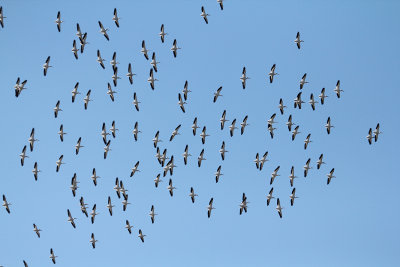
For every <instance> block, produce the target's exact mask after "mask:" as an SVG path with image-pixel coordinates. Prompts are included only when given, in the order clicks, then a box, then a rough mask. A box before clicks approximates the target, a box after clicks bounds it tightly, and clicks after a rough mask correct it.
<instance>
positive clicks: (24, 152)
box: [19, 146, 29, 166]
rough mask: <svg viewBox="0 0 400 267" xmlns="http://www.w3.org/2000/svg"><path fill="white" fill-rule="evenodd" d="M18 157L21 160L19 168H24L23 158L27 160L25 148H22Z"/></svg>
mask: <svg viewBox="0 0 400 267" xmlns="http://www.w3.org/2000/svg"><path fill="white" fill-rule="evenodd" d="M19 157H20V158H21V166H24V162H25V158H29V157H28V156H27V155H26V146H24V148H23V149H22V152H21V154H19Z"/></svg>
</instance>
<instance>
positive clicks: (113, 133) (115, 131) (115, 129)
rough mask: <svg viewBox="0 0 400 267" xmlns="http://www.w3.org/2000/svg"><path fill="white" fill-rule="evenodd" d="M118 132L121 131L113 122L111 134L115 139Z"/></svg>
mask: <svg viewBox="0 0 400 267" xmlns="http://www.w3.org/2000/svg"><path fill="white" fill-rule="evenodd" d="M117 131H119V129H117V128H115V121H112V123H111V128H110V132H111V135H112V137H113V138H115V135H116V133H117Z"/></svg>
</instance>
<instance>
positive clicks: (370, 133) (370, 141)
mask: <svg viewBox="0 0 400 267" xmlns="http://www.w3.org/2000/svg"><path fill="white" fill-rule="evenodd" d="M372 138H374V136H373V135H372V128H369V131H368V135H367V140H368V143H369V144H370V145H371V144H372Z"/></svg>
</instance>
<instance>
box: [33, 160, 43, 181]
mask: <svg viewBox="0 0 400 267" xmlns="http://www.w3.org/2000/svg"><path fill="white" fill-rule="evenodd" d="M32 172H33V177H35V181H37V179H38V173H39V172H41V170H38V164H37V162H35V164H34V165H33V170H32Z"/></svg>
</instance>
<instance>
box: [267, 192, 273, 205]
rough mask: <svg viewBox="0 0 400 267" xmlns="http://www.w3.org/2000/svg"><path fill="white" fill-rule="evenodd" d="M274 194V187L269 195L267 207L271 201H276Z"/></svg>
mask: <svg viewBox="0 0 400 267" xmlns="http://www.w3.org/2000/svg"><path fill="white" fill-rule="evenodd" d="M273 193H274V188H273V187H272V188H271V189H270V190H269V193H268V195H267V206H269V203H270V202H271V199H274V197H273V196H272V194H273Z"/></svg>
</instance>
